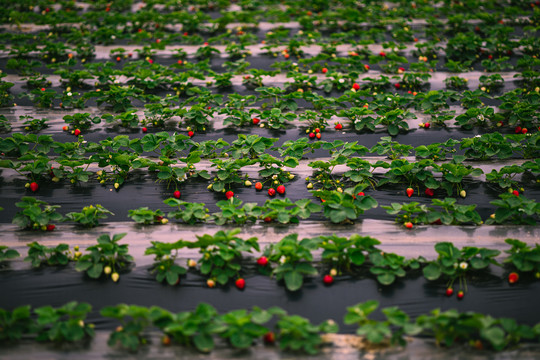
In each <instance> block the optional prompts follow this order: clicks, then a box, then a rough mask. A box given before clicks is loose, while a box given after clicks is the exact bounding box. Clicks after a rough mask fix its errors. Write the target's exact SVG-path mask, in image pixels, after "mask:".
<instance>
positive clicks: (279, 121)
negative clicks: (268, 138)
mask: <svg viewBox="0 0 540 360" xmlns="http://www.w3.org/2000/svg"><path fill="white" fill-rule="evenodd" d="M296 118H297V116H296V114H295V113H293V112H287V113H284V112H282V110H281V109H280V108H277V107H274V108H272V109H270V110H264V111H263V112H262V113H261V120H263V121H264V122H263V123H261V124H262V125H265V126H268V127H269V128H271V129H284V128H287V127H289V126H290V124H289V122H291V121H293V120H295V119H296Z"/></svg>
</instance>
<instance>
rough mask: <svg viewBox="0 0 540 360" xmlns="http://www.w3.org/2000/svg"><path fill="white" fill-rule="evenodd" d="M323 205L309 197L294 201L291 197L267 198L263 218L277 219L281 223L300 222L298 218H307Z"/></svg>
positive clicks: (266, 219)
mask: <svg viewBox="0 0 540 360" xmlns="http://www.w3.org/2000/svg"><path fill="white" fill-rule="evenodd" d="M319 211H321V207H320V206H319V205H317V204H314V203H312V202H311V200H309V199H300V200H298V201H296V202H295V203H293V202H292V201H291V200H289V198H285V199H283V200H282V199H271V200H266V202H265V203H264V206H263V209H262V215H261V218H262V219H264V221H266V222H269V221H272V220H276V221H278V222H280V223H281V224H290V223H292V224H298V222H299V220H298V218H302V219H307V218H309V217H310V216H311V214H312V213H314V212H319Z"/></svg>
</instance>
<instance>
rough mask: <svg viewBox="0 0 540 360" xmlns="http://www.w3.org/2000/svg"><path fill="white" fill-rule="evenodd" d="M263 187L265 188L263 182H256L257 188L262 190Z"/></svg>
mask: <svg viewBox="0 0 540 360" xmlns="http://www.w3.org/2000/svg"><path fill="white" fill-rule="evenodd" d="M262 188H263V184H262V183H261V182H260V181H259V182H257V183H255V189H257V190H262Z"/></svg>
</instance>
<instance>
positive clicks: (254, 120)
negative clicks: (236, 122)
mask: <svg viewBox="0 0 540 360" xmlns="http://www.w3.org/2000/svg"><path fill="white" fill-rule="evenodd" d="M260 121H261V119H259V118H253V125H257V124H258V123H259V122H260Z"/></svg>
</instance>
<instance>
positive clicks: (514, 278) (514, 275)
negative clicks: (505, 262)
mask: <svg viewBox="0 0 540 360" xmlns="http://www.w3.org/2000/svg"><path fill="white" fill-rule="evenodd" d="M518 280H519V275H518V273H516V272H511V273H510V274H509V275H508V282H509V283H510V284H515V283H517V281H518Z"/></svg>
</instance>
